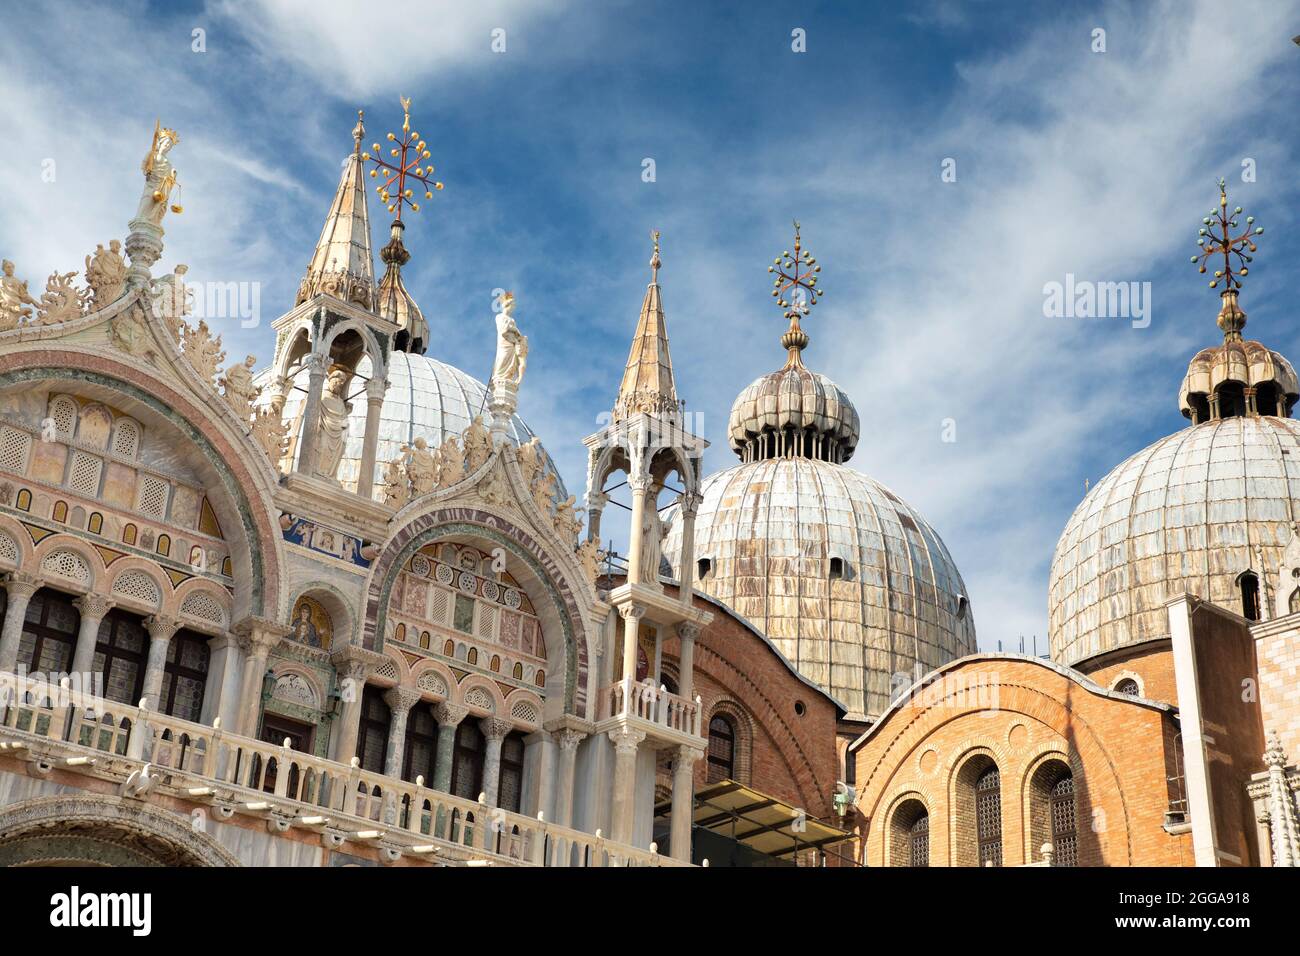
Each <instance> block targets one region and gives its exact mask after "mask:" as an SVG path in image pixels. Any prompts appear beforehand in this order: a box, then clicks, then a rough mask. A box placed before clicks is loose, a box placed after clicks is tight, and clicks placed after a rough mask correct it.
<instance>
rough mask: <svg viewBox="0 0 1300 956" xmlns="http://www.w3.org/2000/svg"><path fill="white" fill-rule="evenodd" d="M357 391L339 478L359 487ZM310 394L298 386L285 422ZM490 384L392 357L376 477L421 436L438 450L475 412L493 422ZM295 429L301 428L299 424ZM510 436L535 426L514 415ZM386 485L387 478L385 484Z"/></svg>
mask: <svg viewBox="0 0 1300 956" xmlns="http://www.w3.org/2000/svg"><path fill="white" fill-rule="evenodd" d="M357 375H358V377H359V378H360V379H363V380H364V379H368V378H369V377H370V359H369V358H364V359H362V360H361V363H360V364H359V365H358V367H357ZM351 391H352V392H355V393H357V394H356V395H355V396H354V397H353V398H352V399H351V401H352V410H351V412H350V413H349V414H348V431H347V440H346V442H345V444H344V447H343V458H342V460H341V461H340V462H339V469H338V473H337V478H338V480H339V482H340V483H341V484H342V485H343V487H344V488H347V489H348V490H350V491H354V490H356V487H357V475H358V473H359V471H360V468H361V446H362V444H363V442H364V440H365V434H366V394H365V390H364V389H360V390H358V389H357V388H356V387H355V386H354V387H353V388H352V389H351ZM304 397H305V392H303V391H299V390H297V389H295V390H294V391H293V392H291V393H290V394H289V398H288V400H287V402H286V404H285V408H284V420H285V421H287V422H297V421H298V419H299V418H300V417H301V415H302V404H303V399H304ZM487 398H488V393H487V388H486V386H484V384H483V383H482V382H480V381H479V380H478V379H476V378H474V377H473V376H471V375H467V374H466V373H465V372H463V371H461V370H460V369H458V368H456V367H455V366H453V365H448V364H447V363H446V362H440V361H438V360H437V359H435V358H432V357H430V356H428V355H420V354H418V353H411V352H393V353H392V355H391V356H390V357H389V365H388V391H387V392H385V394H384V404H383V406H382V407H381V409H380V415H379V444H378V446H377V452H376V455H375V461H376V480H377V481H378V480H379V478H380V477H382V469H383V463H384V462H386V461H389V460H390V459H392V458H395V457H397V455H398V453H399V452H400V451H401V448H402V446H403V445H407V444H410V443H411V442H413V441H414V440H415V439H416V438H421V437H422V438H424V439H425V440H426V441H427V442H428V443H429V447H431V448H437V447H438V446H439V445H441V444H442V443H443V442H444V441H445V440H446V439H447V438H448V437H450V436H452V435H455V436H457V437H459V436H460V435H461V434H462V433H463V432H464V431H465V429H466V428H468V427H469V424H470V422H471V421H472V420H473V419H474V416H476V415H482V416H483V421H484V423H485V424H489V419H490V415H489V413H488V410H487ZM294 431H295V432H296V431H297V428H296V427H295V429H294ZM506 435H507V436H508V437H509V438H510V439H511V440H512V441H513V442H514V443H515V444H523V443H525V442H527V441H529V440H530V439H532V438H533V430H532V429H531V428H529V427H528V425H527V424H526V423H525V422H524V420H523V419H522V418H520V417H519V416H518V415H515V416H513V417H512V418H511V421H510V427H509V428H508V429H507V431H506ZM545 461H546V465H545V467H546V468H547V469H549V470H550V471H552V472H555V466H554V463H553V462H552V461H551V459H550V456H549V455H546V456H545ZM555 478H556V486H557V488H558V489H559V491H558V493H559V498H560V499H561V500H562V499H564V498H565V497H566V496H567V495H568V492H567V491H565V490H564V483H563V482H562V481H561V480H560V476H559V473H558V472H556V474H555ZM380 484H382V482H380Z"/></svg>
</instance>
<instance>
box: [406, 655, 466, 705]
mask: <svg viewBox="0 0 1300 956" xmlns="http://www.w3.org/2000/svg"><path fill="white" fill-rule="evenodd" d="M410 679H411V686H412V687H414V688H415V689H416V690H418V691H420V693H422V694H427V695H429V697H431V698H432V699H434V700H451V699H453V698H454V696H455V694H456V676H455V675H454V674H453V673H452V672H451V668H450V667H448V666H447V665H446V664H444V663H443V662H442V661H439V660H434V659H433V658H425V659H424V660H422V661H420V662H419V663H418V664H416V665H415V666H413V667H412V668H411V677H410Z"/></svg>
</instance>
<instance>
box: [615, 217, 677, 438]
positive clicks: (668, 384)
mask: <svg viewBox="0 0 1300 956" xmlns="http://www.w3.org/2000/svg"><path fill="white" fill-rule="evenodd" d="M650 240H651V242H652V243H653V244H654V251H653V253H652V254H651V256H650V283H649V285H647V286H646V290H645V298H644V299H643V300H642V302H641V316H640V318H638V319H637V323H636V334H635V335H634V336H633V337H632V348H631V351H629V352H628V356H627V367H626V368H625V369H624V370H623V384H622V385H621V386H620V387H619V390H618V398H617V400H616V401H615V402H614V421H619V420H621V419H624V418H630V417H631V416H633V415H635V414H637V413H638V412H644V413H646V414H650V415H654V414H659V413H662V412H671V413H676V412H677V411H678V410H679V409H680V403H679V402H678V400H677V386H676V384H675V383H674V381H673V361H672V358H671V356H669V354H668V324H667V322H666V321H665V319H664V308H663V302H662V300H661V298H660V291H659V268H660V266H661V265H662V262H661V261H660V259H659V232H658V231H657V230H656V231H654V232H652V233H650Z"/></svg>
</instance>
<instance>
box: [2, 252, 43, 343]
mask: <svg viewBox="0 0 1300 956" xmlns="http://www.w3.org/2000/svg"><path fill="white" fill-rule="evenodd" d="M3 272H4V274H3V275H0V332H8V331H9V330H10V329H13V328H17V327H18V324H19V323H20V322H22V321H23V320H24V319H30V318H31V315H32V307H33V306H35V305H37V304H38V303H37V302H36V300H35V299H33V298H32V296H31V293H30V292H28V291H27V282H26V280H25V279H19V278H17V277H16V276H15V275H14V264H13V263H12V262H10V261H9V260H8V259H5V260H4V266H3Z"/></svg>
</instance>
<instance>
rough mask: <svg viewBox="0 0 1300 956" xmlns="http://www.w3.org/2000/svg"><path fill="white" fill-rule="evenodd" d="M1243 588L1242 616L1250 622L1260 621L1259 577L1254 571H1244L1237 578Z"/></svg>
mask: <svg viewBox="0 0 1300 956" xmlns="http://www.w3.org/2000/svg"><path fill="white" fill-rule="evenodd" d="M1237 586H1238V587H1239V588H1241V616H1242V617H1244V618H1245V619H1246V620H1248V621H1258V620H1259V576H1258V575H1257V574H1255V572H1254V571H1243V572H1242V574H1241V576H1240V577H1238V578H1237Z"/></svg>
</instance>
